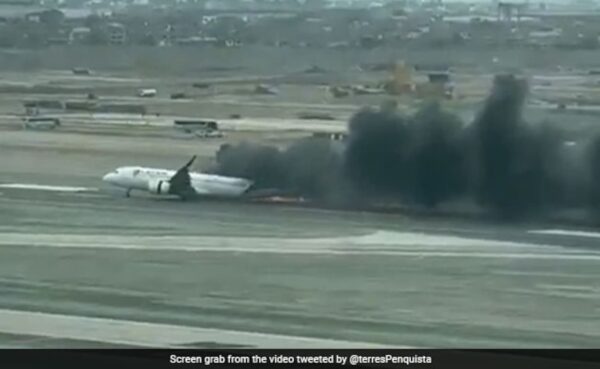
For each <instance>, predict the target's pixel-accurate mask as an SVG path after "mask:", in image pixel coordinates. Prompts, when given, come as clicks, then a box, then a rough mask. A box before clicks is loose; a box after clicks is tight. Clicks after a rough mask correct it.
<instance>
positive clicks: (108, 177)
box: [102, 173, 115, 183]
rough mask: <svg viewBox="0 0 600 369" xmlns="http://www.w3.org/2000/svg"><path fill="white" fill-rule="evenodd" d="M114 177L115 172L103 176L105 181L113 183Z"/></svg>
mask: <svg viewBox="0 0 600 369" xmlns="http://www.w3.org/2000/svg"><path fill="white" fill-rule="evenodd" d="M114 178H115V175H114V173H108V174H106V175H105V176H104V177H102V180H103V181H104V182H108V183H112V182H113V181H114Z"/></svg>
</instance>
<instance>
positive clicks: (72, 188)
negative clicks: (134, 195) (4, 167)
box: [0, 183, 98, 192]
mask: <svg viewBox="0 0 600 369" xmlns="http://www.w3.org/2000/svg"><path fill="white" fill-rule="evenodd" d="M0 188H13V189H19V190H37V191H55V192H95V191H98V189H97V188H95V187H75V186H49V185H39V184H33V183H1V184H0Z"/></svg>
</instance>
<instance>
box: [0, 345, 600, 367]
mask: <svg viewBox="0 0 600 369" xmlns="http://www.w3.org/2000/svg"><path fill="white" fill-rule="evenodd" d="M71 365H75V367H78V368H86V369H87V368H115V369H117V368H119V369H120V368H145V369H153V368H191V367H203V368H412V369H418V368H423V369H425V368H461V369H465V368H478V369H479V368H506V369H509V368H510V369H513V368H528V369H529V368H544V369H552V368H569V369H570V368H581V369H588V368H589V369H591V368H600V350H551V349H548V350H434V349H432V350H422V349H419V350H387V349H386V350H262V349H261V350H258V349H257V350H247V349H243V350H225V349H222V350H168V349H157V350H137V349H136V350H132V349H103V350H87V349H85V350H69V349H65V350H28V349H15V350H0V366H1V367H4V368H59V367H60V368H62V367H67V366H71Z"/></svg>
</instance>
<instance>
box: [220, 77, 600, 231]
mask: <svg viewBox="0 0 600 369" xmlns="http://www.w3.org/2000/svg"><path fill="white" fill-rule="evenodd" d="M526 96H527V84H526V83H525V81H524V80H521V79H519V78H516V77H514V76H511V75H507V76H497V77H496V78H495V80H494V85H493V89H492V91H491V93H490V95H489V97H488V98H487V99H486V101H485V102H484V105H483V108H482V110H481V111H480V113H479V114H478V115H477V117H476V118H475V120H474V121H473V122H468V124H466V123H465V122H463V121H461V119H459V118H458V117H457V116H454V115H453V114H450V113H448V112H445V111H444V110H443V109H441V107H440V106H439V105H438V104H429V105H426V106H424V107H423V108H422V109H420V110H419V111H418V112H417V113H416V114H414V115H412V116H405V115H402V114H400V113H398V112H397V110H396V109H394V107H390V106H385V107H382V108H381V109H374V108H367V109H362V110H360V111H359V112H357V113H356V114H355V115H354V116H353V117H352V118H351V119H350V121H349V123H348V132H347V139H346V140H345V142H344V143H343V146H342V148H341V149H340V147H338V142H331V141H329V140H328V139H316V138H307V139H303V140H299V141H297V142H295V143H293V144H292V145H291V146H289V147H288V148H286V149H278V148H277V147H272V146H261V145H255V144H249V143H242V144H239V145H223V146H222V147H221V149H220V150H219V152H218V153H217V157H216V162H217V163H216V167H215V168H214V172H217V173H220V174H224V175H233V176H241V177H246V178H250V179H253V180H254V181H255V183H256V188H257V189H261V188H262V189H268V188H278V189H280V190H285V191H288V192H290V193H293V194H295V195H299V196H305V197H309V198H312V199H315V200H320V201H325V200H331V199H336V200H337V201H343V202H347V203H352V204H357V203H359V202H375V201H378V202H381V201H392V202H398V203H402V204H412V205H418V206H426V207H430V208H432V207H436V206H438V205H440V204H443V203H446V202H449V201H451V200H452V201H456V200H458V201H464V202H465V203H467V202H469V203H478V204H480V206H481V207H483V208H485V209H488V210H491V211H492V212H493V213H496V214H498V215H500V216H502V217H504V218H507V219H515V218H518V217H522V216H530V215H536V214H540V213H544V212H547V211H551V210H561V209H571V208H583V207H587V208H590V209H596V210H595V211H596V212H597V213H598V214H600V185H599V184H600V136H598V137H597V138H596V139H592V140H588V141H590V142H591V143H590V144H585V143H584V141H583V140H582V141H580V142H572V143H570V144H568V145H567V142H566V140H565V138H564V137H563V134H562V133H561V131H560V130H558V129H556V128H554V127H555V126H553V125H552V124H549V123H548V122H542V123H539V124H529V123H527V122H525V121H524V119H523V107H524V105H525V101H526Z"/></svg>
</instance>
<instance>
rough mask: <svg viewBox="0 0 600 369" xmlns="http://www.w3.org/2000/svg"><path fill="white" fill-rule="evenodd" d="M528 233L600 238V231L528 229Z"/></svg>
mask: <svg viewBox="0 0 600 369" xmlns="http://www.w3.org/2000/svg"><path fill="white" fill-rule="evenodd" d="M528 233H534V234H546V235H554V236H575V237H589V238H600V232H586V231H571V230H568V229H537V230H531V231H528Z"/></svg>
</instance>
